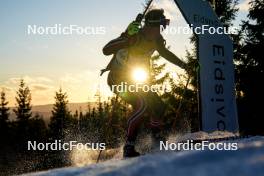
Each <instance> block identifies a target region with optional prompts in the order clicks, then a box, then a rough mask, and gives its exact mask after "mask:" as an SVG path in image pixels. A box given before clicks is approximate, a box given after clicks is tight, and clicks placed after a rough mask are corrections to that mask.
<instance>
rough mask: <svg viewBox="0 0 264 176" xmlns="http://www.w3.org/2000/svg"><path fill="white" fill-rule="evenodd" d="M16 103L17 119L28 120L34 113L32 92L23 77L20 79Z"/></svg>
mask: <svg viewBox="0 0 264 176" xmlns="http://www.w3.org/2000/svg"><path fill="white" fill-rule="evenodd" d="M16 103H17V105H16V108H15V109H14V112H15V114H16V117H17V120H18V121H28V119H29V118H30V117H31V115H32V112H31V109H32V106H31V93H30V90H29V88H28V86H26V84H25V82H24V80H23V79H21V80H20V85H19V89H18V91H17V97H16Z"/></svg>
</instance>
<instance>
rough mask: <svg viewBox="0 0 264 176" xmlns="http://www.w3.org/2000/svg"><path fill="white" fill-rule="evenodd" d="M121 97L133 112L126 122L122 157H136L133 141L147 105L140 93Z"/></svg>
mask: <svg viewBox="0 0 264 176" xmlns="http://www.w3.org/2000/svg"><path fill="white" fill-rule="evenodd" d="M122 97H123V99H124V100H126V101H127V102H128V103H129V104H131V105H132V106H133V112H132V114H131V115H130V117H129V119H128V121H127V133H126V143H125V146H124V157H133V156H138V155H139V153H138V152H136V151H135V141H136V138H137V134H138V128H139V126H140V124H141V122H142V120H143V115H144V113H145V112H146V110H147V104H146V101H145V99H144V97H143V96H142V95H141V94H140V93H126V95H124V96H122Z"/></svg>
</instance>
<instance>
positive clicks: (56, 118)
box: [49, 88, 70, 139]
mask: <svg viewBox="0 0 264 176" xmlns="http://www.w3.org/2000/svg"><path fill="white" fill-rule="evenodd" d="M67 104H68V100H67V94H66V93H64V92H62V89H61V88H60V89H59V91H58V92H56V94H55V104H54V105H53V110H52V117H51V121H50V124H49V127H50V131H51V135H52V138H55V139H63V138H64V137H65V129H66V127H67V122H68V120H69V118H70V111H69V110H68V107H67Z"/></svg>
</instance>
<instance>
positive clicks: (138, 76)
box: [132, 68, 148, 83]
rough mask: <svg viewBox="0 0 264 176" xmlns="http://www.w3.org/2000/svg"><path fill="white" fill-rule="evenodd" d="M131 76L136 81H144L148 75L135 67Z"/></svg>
mask: <svg viewBox="0 0 264 176" xmlns="http://www.w3.org/2000/svg"><path fill="white" fill-rule="evenodd" d="M132 76H133V80H134V81H136V82H138V83H142V82H145V81H146V80H147V77H148V75H147V72H146V71H145V70H144V69H142V68H136V69H135V70H133V73H132Z"/></svg>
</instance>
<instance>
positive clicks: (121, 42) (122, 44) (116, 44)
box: [103, 36, 129, 56]
mask: <svg viewBox="0 0 264 176" xmlns="http://www.w3.org/2000/svg"><path fill="white" fill-rule="evenodd" d="M128 45H129V41H128V39H127V38H125V37H122V36H121V37H118V38H116V39H114V40H111V41H110V42H109V43H107V44H106V45H105V46H104V48H103V53H104V55H107V56H108V55H111V54H115V53H116V52H117V51H118V50H120V49H122V48H126V47H128Z"/></svg>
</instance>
